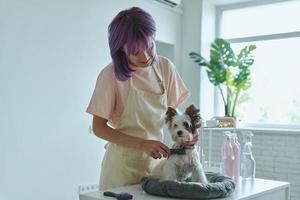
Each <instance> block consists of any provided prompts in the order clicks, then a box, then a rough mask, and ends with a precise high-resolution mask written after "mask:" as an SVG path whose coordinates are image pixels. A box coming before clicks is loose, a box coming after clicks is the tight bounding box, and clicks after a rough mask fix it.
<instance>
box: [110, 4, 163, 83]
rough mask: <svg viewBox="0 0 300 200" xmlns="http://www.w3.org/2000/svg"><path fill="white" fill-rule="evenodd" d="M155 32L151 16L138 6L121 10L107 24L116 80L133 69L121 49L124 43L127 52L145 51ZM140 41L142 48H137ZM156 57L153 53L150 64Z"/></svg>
mask: <svg viewBox="0 0 300 200" xmlns="http://www.w3.org/2000/svg"><path fill="white" fill-rule="evenodd" d="M155 32H156V28H155V22H154V20H153V18H152V16H151V15H150V14H149V13H147V12H146V11H144V10H143V9H141V8H138V7H132V8H130V9H127V10H123V11H121V12H119V13H118V15H117V16H116V17H115V18H114V19H113V21H112V22H111V23H110V25H109V26H108V40H109V47H110V54H111V57H112V61H113V64H114V73H115V76H116V78H117V79H118V80H121V81H125V80H127V79H128V78H129V77H131V73H132V72H133V71H134V70H133V69H131V68H130V67H129V63H128V59H127V55H126V54H125V52H124V51H123V50H122V48H123V46H124V44H127V50H128V53H129V54H137V53H140V52H143V51H146V50H147V49H149V48H150V47H151V45H152V43H154V42H155ZM141 42H142V43H143V44H144V49H140V48H139V44H140V43H141ZM156 59H157V56H156V55H155V56H154V59H153V61H152V63H151V64H153V62H155V61H156Z"/></svg>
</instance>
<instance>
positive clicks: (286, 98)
mask: <svg viewBox="0 0 300 200" xmlns="http://www.w3.org/2000/svg"><path fill="white" fill-rule="evenodd" d="M239 5H240V6H235V7H230V6H227V7H223V8H222V7H219V13H220V14H219V18H218V20H219V21H218V24H219V27H218V28H219V34H218V37H222V38H224V39H226V40H227V41H229V42H230V43H231V46H232V48H233V49H234V51H235V52H239V50H240V49H241V48H242V47H244V46H245V45H247V44H255V45H256V46H257V49H256V50H255V53H254V55H255V63H254V65H253V66H252V69H251V79H252V86H251V88H250V89H249V90H247V91H246V92H244V94H243V95H242V96H241V98H240V102H239V104H238V110H237V111H238V112H237V116H238V117H239V118H240V119H242V120H243V121H244V122H248V123H257V124H260V123H264V124H285V125H287V124H289V125H290V127H292V126H295V127H298V126H299V127H300V62H299V58H300V23H299V20H298V19H300V12H299V10H300V1H283V2H277V3H272V4H264V5H257V3H256V5H254V4H253V5H251V4H249V3H248V4H244V5H247V7H245V6H243V4H239ZM249 5H250V6H249Z"/></svg>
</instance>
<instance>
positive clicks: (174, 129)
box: [165, 104, 201, 145]
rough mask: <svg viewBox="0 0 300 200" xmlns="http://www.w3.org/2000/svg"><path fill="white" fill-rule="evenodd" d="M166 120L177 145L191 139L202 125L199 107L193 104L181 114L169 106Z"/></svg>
mask: <svg viewBox="0 0 300 200" xmlns="http://www.w3.org/2000/svg"><path fill="white" fill-rule="evenodd" d="M165 122H166V124H167V125H168V128H169V130H170V133H171V137H172V140H173V141H174V143H175V144H176V145H181V144H182V143H184V142H188V141H191V140H192V139H193V134H194V133H195V131H196V129H197V128H200V127H201V118H200V114H199V109H197V108H196V107H195V106H194V105H193V104H192V105H190V106H189V107H187V108H186V110H185V113H183V114H180V113H179V112H177V111H176V110H175V109H173V108H171V107H169V108H168V110H167V113H166V118H165Z"/></svg>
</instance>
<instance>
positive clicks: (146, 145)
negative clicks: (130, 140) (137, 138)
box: [141, 140, 171, 159]
mask: <svg viewBox="0 0 300 200" xmlns="http://www.w3.org/2000/svg"><path fill="white" fill-rule="evenodd" d="M141 148H142V150H143V151H144V152H145V153H146V154H148V155H149V156H151V157H152V158H155V159H160V158H162V156H163V157H165V158H166V157H168V156H169V155H170V154H171V152H170V149H169V148H168V147H167V146H166V145H164V144H163V143H162V142H160V141H157V140H144V141H143V142H142V144H141Z"/></svg>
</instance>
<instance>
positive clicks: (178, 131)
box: [150, 105, 207, 183]
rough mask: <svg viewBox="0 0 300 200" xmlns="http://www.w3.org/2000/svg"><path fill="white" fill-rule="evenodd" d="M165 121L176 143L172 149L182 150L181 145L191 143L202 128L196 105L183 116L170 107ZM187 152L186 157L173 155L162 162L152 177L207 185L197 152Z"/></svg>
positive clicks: (188, 150)
mask: <svg viewBox="0 0 300 200" xmlns="http://www.w3.org/2000/svg"><path fill="white" fill-rule="evenodd" d="M165 121H166V124H167V125H168V128H169V132H170V134H171V137H172V140H173V142H174V145H173V147H172V148H182V147H181V145H182V144H183V143H184V142H188V141H191V140H192V139H193V133H195V130H196V129H197V128H200V126H201V118H200V115H199V109H197V108H196V107H195V106H194V105H190V106H189V107H188V108H186V110H185V113H183V114H180V113H178V112H177V111H176V110H175V109H173V108H171V107H169V108H168V111H167V113H166V118H165ZM185 152H186V153H185V155H176V154H173V155H171V156H169V158H167V159H164V160H162V161H160V162H159V163H158V164H157V165H156V166H155V167H154V169H153V170H152V172H151V174H150V175H151V176H154V177H158V178H160V179H162V180H177V181H186V180H191V181H193V182H202V183H207V179H206V176H205V173H204V170H203V167H202V165H201V163H200V158H199V154H198V152H197V150H196V149H185Z"/></svg>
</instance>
